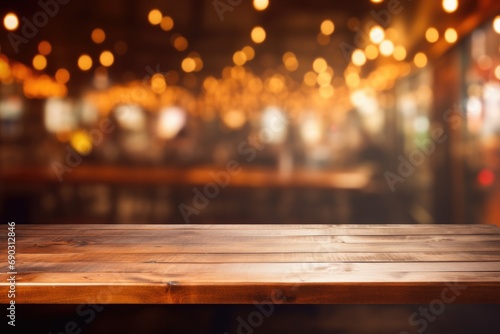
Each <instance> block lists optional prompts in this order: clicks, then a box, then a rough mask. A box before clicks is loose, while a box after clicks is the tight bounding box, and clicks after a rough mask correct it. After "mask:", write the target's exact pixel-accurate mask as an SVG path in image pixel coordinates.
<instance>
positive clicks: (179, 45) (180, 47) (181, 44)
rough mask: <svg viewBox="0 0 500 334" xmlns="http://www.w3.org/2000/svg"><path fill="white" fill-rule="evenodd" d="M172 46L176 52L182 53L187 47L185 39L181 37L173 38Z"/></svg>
mask: <svg viewBox="0 0 500 334" xmlns="http://www.w3.org/2000/svg"><path fill="white" fill-rule="evenodd" d="M172 44H173V46H174V48H175V49H176V50H177V51H184V50H186V49H187V48H188V45H189V44H188V41H187V39H186V38H185V37H183V36H177V37H175V38H174V40H173V42H172Z"/></svg>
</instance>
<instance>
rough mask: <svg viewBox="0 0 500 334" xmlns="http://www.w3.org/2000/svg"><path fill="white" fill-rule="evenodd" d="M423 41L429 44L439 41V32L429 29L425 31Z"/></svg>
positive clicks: (432, 28)
mask: <svg viewBox="0 0 500 334" xmlns="http://www.w3.org/2000/svg"><path fill="white" fill-rule="evenodd" d="M425 39H426V40H427V42H429V43H435V42H437V40H438V39H439V32H438V31H437V29H436V28H434V27H430V28H428V29H427V30H426V31H425Z"/></svg>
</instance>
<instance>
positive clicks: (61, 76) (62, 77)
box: [55, 68, 70, 84]
mask: <svg viewBox="0 0 500 334" xmlns="http://www.w3.org/2000/svg"><path fill="white" fill-rule="evenodd" d="M55 77H56V81H57V82H59V83H60V84H65V83H66V82H68V81H69V78H70V75H69V72H68V70H67V69H65V68H60V69H58V70H57V72H56V75H55Z"/></svg>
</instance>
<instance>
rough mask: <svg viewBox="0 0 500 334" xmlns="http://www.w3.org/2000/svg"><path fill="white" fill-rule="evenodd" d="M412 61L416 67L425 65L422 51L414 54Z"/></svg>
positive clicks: (425, 59) (424, 56) (425, 57)
mask: <svg viewBox="0 0 500 334" xmlns="http://www.w3.org/2000/svg"><path fill="white" fill-rule="evenodd" d="M413 62H414V63H415V66H417V67H420V68H422V67H425V65H427V56H426V55H425V53H423V52H419V53H417V54H416V55H415V57H414V58H413Z"/></svg>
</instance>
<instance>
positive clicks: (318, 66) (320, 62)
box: [313, 58, 328, 73]
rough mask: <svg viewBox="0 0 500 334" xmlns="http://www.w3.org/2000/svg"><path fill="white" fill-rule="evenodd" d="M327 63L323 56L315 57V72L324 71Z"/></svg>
mask: <svg viewBox="0 0 500 334" xmlns="http://www.w3.org/2000/svg"><path fill="white" fill-rule="evenodd" d="M327 67H328V64H327V63H326V60H325V59H324V58H316V59H314V61H313V69H314V71H315V72H316V73H321V72H324V71H326V68H327Z"/></svg>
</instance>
